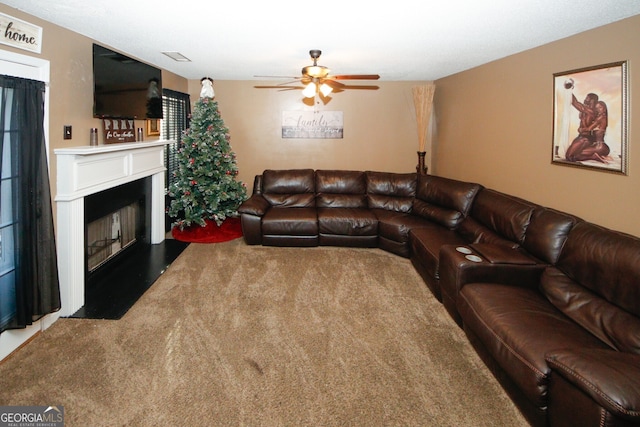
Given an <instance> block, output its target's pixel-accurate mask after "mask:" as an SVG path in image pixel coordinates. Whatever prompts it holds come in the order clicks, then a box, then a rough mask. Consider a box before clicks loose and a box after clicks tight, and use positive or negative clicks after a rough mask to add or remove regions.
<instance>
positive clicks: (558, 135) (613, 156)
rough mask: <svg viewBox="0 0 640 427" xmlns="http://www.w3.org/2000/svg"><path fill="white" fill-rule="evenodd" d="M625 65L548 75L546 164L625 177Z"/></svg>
mask: <svg viewBox="0 0 640 427" xmlns="http://www.w3.org/2000/svg"><path fill="white" fill-rule="evenodd" d="M627 90H628V89H627V62H626V61H621V62H615V63H611V64H604V65H598V66H594V67H589V68H582V69H579V70H572V71H565V72H562V73H556V74H554V75H553V92H554V99H553V145H552V152H551V162H552V163H554V164H560V165H566V166H576V167H582V168H589V169H593V170H600V171H605V172H614V173H620V174H624V175H626V174H627V148H628V145H627V144H628V141H627V124H628V116H627V114H628V105H627V104H628V93H627Z"/></svg>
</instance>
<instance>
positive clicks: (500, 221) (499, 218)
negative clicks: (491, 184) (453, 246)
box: [458, 188, 534, 247]
mask: <svg viewBox="0 0 640 427" xmlns="http://www.w3.org/2000/svg"><path fill="white" fill-rule="evenodd" d="M533 210H534V205H533V204H532V203H529V202H527V201H525V200H522V199H519V198H517V197H513V196H509V195H507V194H504V193H500V192H498V191H495V190H491V189H487V188H483V189H482V190H481V191H480V192H479V193H478V195H477V196H476V198H475V199H474V201H473V206H472V207H471V212H470V213H469V217H468V218H467V219H466V220H465V221H464V223H463V224H462V225H461V226H460V228H459V229H458V232H459V233H461V234H462V235H463V236H464V238H465V239H466V240H468V241H470V242H474V243H494V244H504V245H507V246H510V247H518V246H520V244H522V242H523V241H524V236H525V232H526V230H527V226H528V225H529V222H530V221H531V215H532V214H533Z"/></svg>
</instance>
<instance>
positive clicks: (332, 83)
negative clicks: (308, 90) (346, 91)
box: [322, 79, 345, 90]
mask: <svg viewBox="0 0 640 427" xmlns="http://www.w3.org/2000/svg"><path fill="white" fill-rule="evenodd" d="M322 83H326V84H327V85H328V86H331V89H334V90H336V89H342V88H344V87H345V85H344V84H343V83H340V82H337V81H335V80H331V79H323V80H322Z"/></svg>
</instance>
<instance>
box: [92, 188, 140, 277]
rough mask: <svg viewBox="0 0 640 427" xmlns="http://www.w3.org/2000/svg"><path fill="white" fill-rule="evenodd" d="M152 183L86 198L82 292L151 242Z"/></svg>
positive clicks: (112, 190)
mask: <svg viewBox="0 0 640 427" xmlns="http://www.w3.org/2000/svg"><path fill="white" fill-rule="evenodd" d="M150 203H151V179H150V178H143V179H140V180H137V181H133V182H130V183H127V184H123V185H120V186H117V187H114V188H110V189H108V190H105V191H102V192H99V193H96V194H92V195H89V196H87V197H85V207H84V209H85V227H84V229H85V233H84V240H85V289H86V288H88V287H90V286H92V285H93V284H94V283H96V282H97V281H99V280H100V278H101V277H103V276H104V275H106V274H109V272H110V271H111V270H113V269H116V268H118V267H119V265H120V264H121V262H122V261H123V260H124V259H125V258H126V257H128V256H131V255H132V253H134V252H136V251H139V250H141V249H143V248H144V247H148V246H149V245H150V240H151V213H150V212H149V210H150V209H147V206H149V205H150Z"/></svg>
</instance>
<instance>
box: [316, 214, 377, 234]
mask: <svg viewBox="0 0 640 427" xmlns="http://www.w3.org/2000/svg"><path fill="white" fill-rule="evenodd" d="M317 212H318V231H319V233H320V234H324V235H340V236H377V235H378V218H376V216H375V215H374V213H373V212H371V211H370V210H369V209H360V208H318V209H317Z"/></svg>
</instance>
